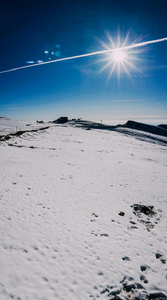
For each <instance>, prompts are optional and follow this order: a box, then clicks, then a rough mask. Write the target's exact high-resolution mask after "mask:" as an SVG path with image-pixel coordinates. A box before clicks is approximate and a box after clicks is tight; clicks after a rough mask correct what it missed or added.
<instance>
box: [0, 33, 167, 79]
mask: <svg viewBox="0 0 167 300" xmlns="http://www.w3.org/2000/svg"><path fill="white" fill-rule="evenodd" d="M165 41H167V37H165V38H162V39H157V40H151V41H146V42H141V43H136V44H132V45H128V46H124V45H125V42H126V41H124V44H123V46H122V47H120V48H116V49H117V51H118V50H128V49H133V48H138V47H144V46H147V45H150V44H154V43H160V42H165ZM111 43H113V42H112V40H111ZM114 51H115V49H107V50H102V51H97V52H91V53H86V54H81V55H76V56H70V57H64V58H58V59H55V60H50V61H46V62H42V63H40V64H39V63H36V64H33V65H28V66H22V67H17V68H13V69H9V70H4V71H0V74H4V73H9V72H14V71H17V70H22V69H27V68H32V67H37V66H41V65H46V64H51V63H55V62H60V61H66V60H71V59H77V58H82V57H88V56H93V55H100V54H105V53H112V52H114Z"/></svg>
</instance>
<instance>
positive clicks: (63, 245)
mask: <svg viewBox="0 0 167 300" xmlns="http://www.w3.org/2000/svg"><path fill="white" fill-rule="evenodd" d="M166 150H167V148H166V146H165V145H161V144H158V143H156V144H152V143H150V142H149V141H147V140H145V141H141V140H138V139H135V138H134V137H133V136H126V135H123V134H122V133H119V132H116V131H106V130H103V131H100V130H84V129H82V128H74V127H72V126H68V125H66V126H55V127H54V126H53V127H50V128H49V129H47V130H42V131H39V132H27V133H24V134H23V135H21V136H20V137H14V136H13V137H12V138H11V139H10V140H7V141H3V142H0V166H1V167H0V176H1V189H0V211H1V219H0V232H1V234H0V270H1V279H0V299H2V300H7V299H11V298H12V299H21V300H30V299H33V300H38V299H40V300H46V299H47V300H52V299H60V300H67V299H71V300H79V299H80V300H86V299H116V298H113V296H109V293H108V292H107V291H109V290H110V288H111V287H112V288H111V289H112V290H113V287H114V288H115V289H120V288H121V286H122V284H121V282H122V280H123V279H124V278H133V281H134V282H135V283H140V284H141V285H142V287H143V288H144V290H145V291H146V293H151V292H154V293H155V292H161V293H163V294H164V295H166V292H167V289H166V283H167V277H166V271H167V265H166V258H167V257H166V253H167V222H166V220H167V216H166V207H167V197H166V195H167V185H166V182H167V180H166V179H167V161H166V158H167V156H166ZM134 204H142V205H145V206H154V211H155V214H153V215H151V216H149V215H144V214H142V213H141V214H140V213H139V214H135V213H134V210H133V205H134ZM121 212H122V214H121ZM148 222H150V223H148ZM147 225H149V226H147ZM120 297H122V298H121V299H132V298H133V293H131V294H125V293H122V294H121V296H120ZM130 297H131V298H130ZM139 299H144V298H143V296H140V298H139ZM157 299H159V298H157ZM163 299H164V298H163Z"/></svg>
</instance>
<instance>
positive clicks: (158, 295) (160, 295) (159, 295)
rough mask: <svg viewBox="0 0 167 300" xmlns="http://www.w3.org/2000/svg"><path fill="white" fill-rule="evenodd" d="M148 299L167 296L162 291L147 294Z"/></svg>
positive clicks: (158, 299)
mask: <svg viewBox="0 0 167 300" xmlns="http://www.w3.org/2000/svg"><path fill="white" fill-rule="evenodd" d="M148 298H149V300H153V299H157V300H167V296H166V295H165V294H163V293H151V294H150V295H149V296H148Z"/></svg>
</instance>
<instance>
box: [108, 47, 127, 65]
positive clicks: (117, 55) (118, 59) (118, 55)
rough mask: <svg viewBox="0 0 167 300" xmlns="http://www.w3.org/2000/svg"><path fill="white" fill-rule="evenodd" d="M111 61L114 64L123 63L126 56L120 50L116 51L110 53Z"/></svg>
mask: <svg viewBox="0 0 167 300" xmlns="http://www.w3.org/2000/svg"><path fill="white" fill-rule="evenodd" d="M112 57H113V60H114V61H116V62H123V61H125V60H126V58H127V55H126V53H125V52H124V51H123V50H122V49H116V50H114V51H113V53H112Z"/></svg>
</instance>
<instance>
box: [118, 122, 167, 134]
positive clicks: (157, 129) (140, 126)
mask: <svg viewBox="0 0 167 300" xmlns="http://www.w3.org/2000/svg"><path fill="white" fill-rule="evenodd" d="M119 126H121V127H126V128H131V129H136V130H141V131H145V132H149V133H153V134H157V135H162V136H166V137H167V129H165V128H164V127H162V125H159V126H154V125H148V124H144V123H139V122H136V121H131V120H129V121H128V122H127V123H126V124H124V125H119ZM163 126H165V127H167V125H163Z"/></svg>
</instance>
